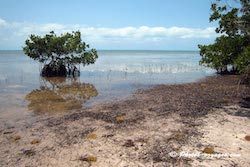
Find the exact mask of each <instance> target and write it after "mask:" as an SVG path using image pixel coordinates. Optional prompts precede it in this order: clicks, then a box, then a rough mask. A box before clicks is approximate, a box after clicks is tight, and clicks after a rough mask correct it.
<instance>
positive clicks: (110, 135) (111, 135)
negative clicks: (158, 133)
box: [102, 134, 114, 138]
mask: <svg viewBox="0 0 250 167" xmlns="http://www.w3.org/2000/svg"><path fill="white" fill-rule="evenodd" d="M113 136H114V134H106V135H103V136H102V137H106V138H109V137H113Z"/></svg>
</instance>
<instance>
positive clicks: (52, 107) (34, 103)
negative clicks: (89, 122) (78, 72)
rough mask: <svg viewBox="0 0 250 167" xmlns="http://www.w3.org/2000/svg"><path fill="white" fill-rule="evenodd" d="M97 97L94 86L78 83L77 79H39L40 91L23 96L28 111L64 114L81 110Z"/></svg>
mask: <svg viewBox="0 0 250 167" xmlns="http://www.w3.org/2000/svg"><path fill="white" fill-rule="evenodd" d="M97 95H98V92H97V90H96V88H95V87H94V85H92V84H89V83H80V82H79V80H78V79H77V78H64V77H53V78H44V77H43V78H41V86H40V89H35V90H32V91H31V92H30V93H28V94H27V95H26V96H25V99H26V100H27V101H28V102H29V104H28V109H29V110H31V111H33V112H34V113H37V114H41V113H55V112H66V111H69V110H73V109H81V108H82V105H83V104H84V103H85V102H86V101H88V100H89V99H90V98H92V97H95V96H97Z"/></svg>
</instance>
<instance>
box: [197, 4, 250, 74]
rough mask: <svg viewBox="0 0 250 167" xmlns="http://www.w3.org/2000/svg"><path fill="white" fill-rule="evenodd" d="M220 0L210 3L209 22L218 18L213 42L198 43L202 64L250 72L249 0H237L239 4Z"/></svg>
mask: <svg viewBox="0 0 250 167" xmlns="http://www.w3.org/2000/svg"><path fill="white" fill-rule="evenodd" d="M223 2H224V1H221V0H217V1H216V2H215V3H213V4H212V5H211V10H212V14H211V16H210V19H209V20H210V22H212V21H218V23H219V27H217V28H216V33H219V34H221V36H220V37H217V38H216V40H215V43H214V44H211V45H199V48H200V54H201V56H202V59H201V61H200V64H202V65H205V66H208V67H212V68H214V69H216V70H217V72H218V73H220V74H225V73H249V65H250V0H240V1H235V3H238V4H237V5H236V7H232V6H229V5H228V4H226V3H223ZM248 79H250V78H248Z"/></svg>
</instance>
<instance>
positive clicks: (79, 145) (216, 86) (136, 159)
mask: <svg viewBox="0 0 250 167" xmlns="http://www.w3.org/2000/svg"><path fill="white" fill-rule="evenodd" d="M249 92H250V91H249V88H248V87H246V86H244V85H238V76H234V75H230V76H212V77H206V78H205V79H202V80H200V81H197V82H192V83H186V84H179V85H157V86H154V87H153V88H150V89H145V90H137V91H136V92H135V93H134V95H133V96H132V97H131V98H129V99H126V100H121V101H118V102H113V103H112V102H111V103H107V104H101V105H96V106H92V107H90V108H86V109H82V110H78V111H75V112H70V113H67V114H65V115H64V116H55V117H53V116H52V117H46V118H42V119H40V120H36V121H35V122H33V123H29V124H24V126H14V127H13V126H12V127H11V126H10V127H4V126H3V125H1V129H0V149H1V150H2V153H0V166H102V167H105V166H150V165H152V164H154V165H159V166H163V165H174V164H175V165H180V164H182V165H185V166H193V165H196V166H197V165H204V166H206V165H207V166H209V165H210V166H211V164H213V165H214V166H216V165H221V164H223V165H231V164H232V163H235V164H238V165H239V166H242V165H250V161H249V160H248V159H247V158H244V157H245V155H243V157H241V158H238V159H237V158H226V159H212V160H207V159H199V158H197V159H194V158H178V157H171V156H169V153H170V152H173V151H175V152H177V153H179V152H180V151H185V150H196V151H200V152H202V151H203V150H204V148H206V147H207V146H210V145H211V146H213V148H214V151H215V152H216V153H217V152H222V153H223V151H224V152H225V151H235V149H236V148H237V149H238V147H235V145H236V146H237V144H238V143H237V142H238V139H240V141H241V142H240V143H239V144H240V145H239V147H240V148H241V150H238V151H239V152H241V153H243V154H246V156H248V155H249V153H248V152H247V151H246V150H249V149H250V144H249V141H244V135H250V134H247V133H249V132H248V131H247V130H248V129H249V114H246V113H248V112H249V109H248V108H247V107H246V106H247V105H244V104H248V105H249V103H250V102H249V101H248V100H247V99H245V100H244V99H243V98H246V97H248V96H249ZM230 107H231V108H230ZM239 111H241V112H240V113H239ZM232 113H234V114H232ZM236 113H238V114H236ZM242 113H243V114H242ZM244 113H245V115H244ZM225 120H227V121H225ZM220 121H221V122H223V121H224V122H226V123H224V124H221V123H218V122H220ZM232 125H237V127H240V129H241V133H240V135H238V138H235V136H234V138H233V139H237V140H236V141H235V140H233V139H232V138H231V137H229V139H228V140H224V138H226V137H228V136H230V135H235V134H232V133H237V130H236V131H235V129H233V130H232V131H228V133H225V134H224V136H223V137H224V138H223V139H222V140H224V141H227V143H228V144H230V142H232V141H233V142H236V143H235V144H234V146H233V148H232V146H231V145H227V146H224V148H223V149H221V148H222V147H223V145H221V144H220V143H218V141H220V139H221V138H220V137H219V136H214V134H215V133H217V134H218V135H220V133H223V128H228V127H229V128H228V129H230V128H231V127H232ZM208 127H210V129H209V128H208ZM211 127H212V128H211ZM216 128H217V129H216ZM33 141H35V142H33ZM218 148H219V149H218ZM228 153H231V152H228ZM248 157H249V156H248Z"/></svg>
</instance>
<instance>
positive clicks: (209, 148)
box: [202, 146, 215, 154]
mask: <svg viewBox="0 0 250 167" xmlns="http://www.w3.org/2000/svg"><path fill="white" fill-rule="evenodd" d="M202 152H203V153H206V154H214V153H215V151H214V147H212V146H207V147H205V148H204V150H203V151H202Z"/></svg>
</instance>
